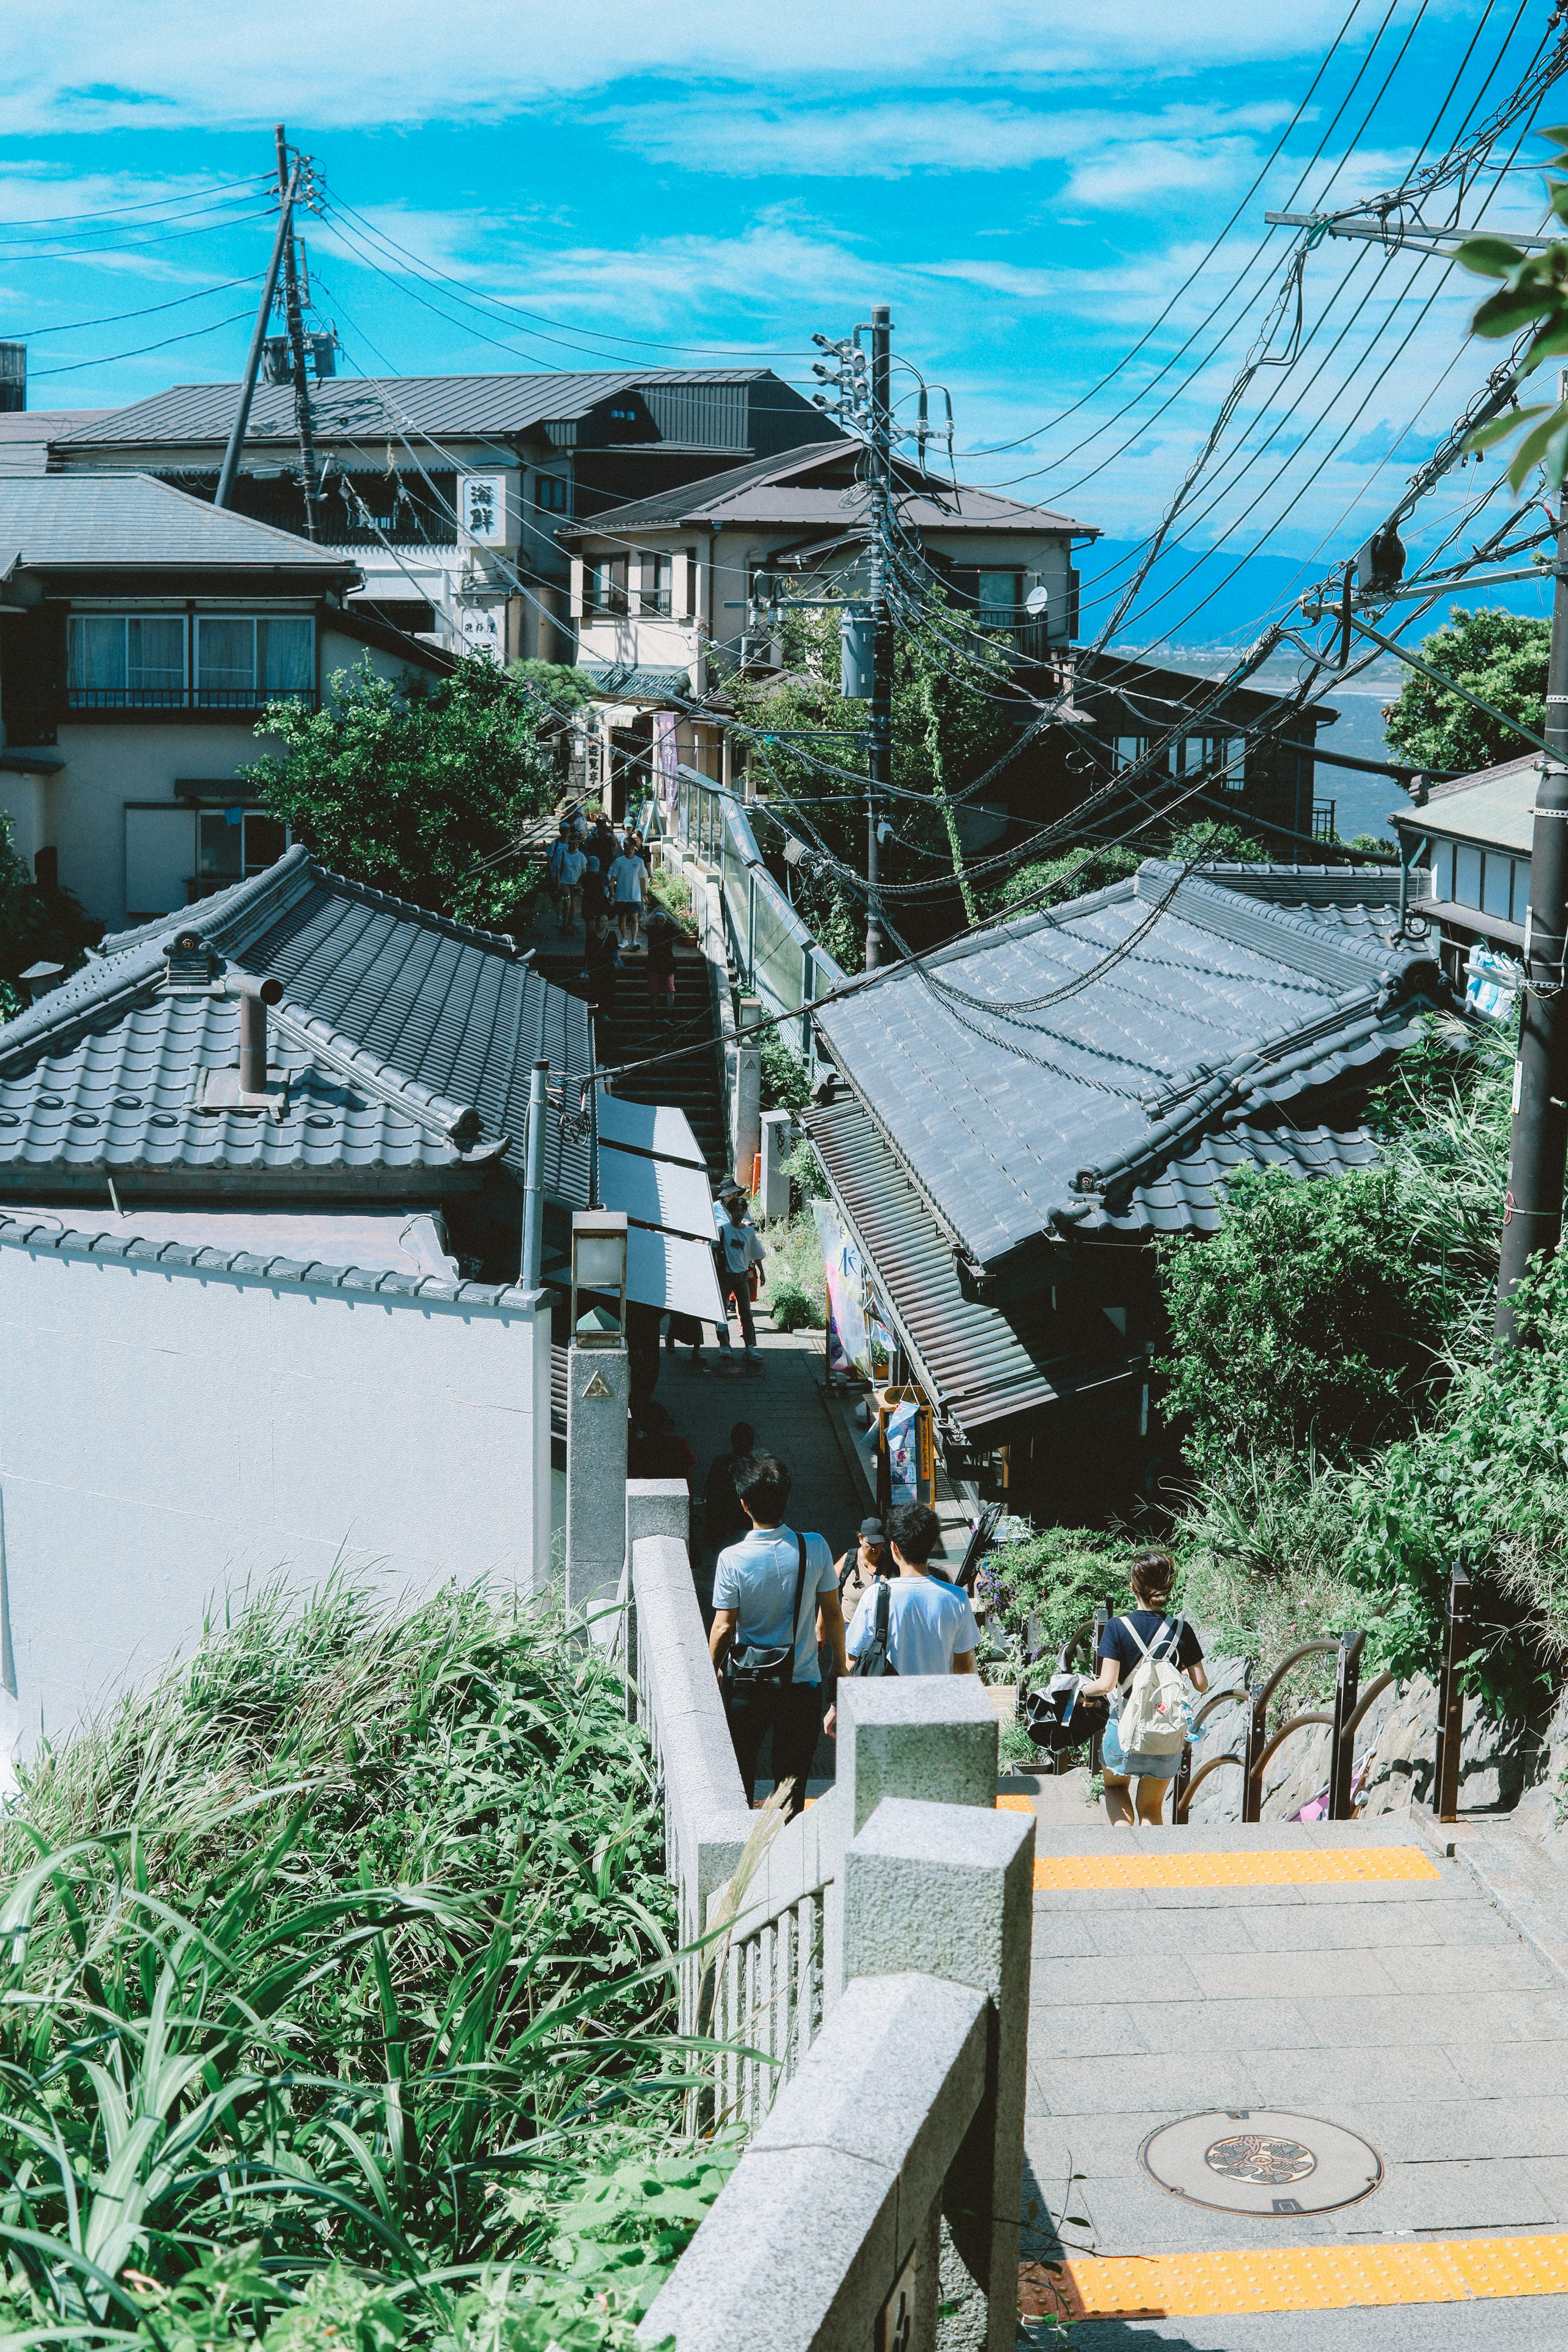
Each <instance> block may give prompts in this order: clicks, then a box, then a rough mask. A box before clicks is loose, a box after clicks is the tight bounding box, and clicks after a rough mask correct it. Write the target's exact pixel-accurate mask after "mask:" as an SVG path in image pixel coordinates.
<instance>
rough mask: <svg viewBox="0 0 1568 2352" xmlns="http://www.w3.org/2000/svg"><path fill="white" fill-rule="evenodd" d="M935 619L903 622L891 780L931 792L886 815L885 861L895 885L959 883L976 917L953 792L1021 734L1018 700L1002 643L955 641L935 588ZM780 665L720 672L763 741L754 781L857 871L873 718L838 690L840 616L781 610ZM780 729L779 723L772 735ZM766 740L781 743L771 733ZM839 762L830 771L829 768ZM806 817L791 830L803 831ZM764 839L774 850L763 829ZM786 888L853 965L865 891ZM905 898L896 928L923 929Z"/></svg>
mask: <svg viewBox="0 0 1568 2352" xmlns="http://www.w3.org/2000/svg"><path fill="white" fill-rule="evenodd" d="M927 605H928V612H929V618H928V619H927V620H926V621H924V622H921V623H918V624H916V625H913V626H911V627H910V628H907V629H903V630H900V635H899V640H898V647H897V651H896V654H895V657H894V667H893V782H894V784H895V785H896V786H898V787H899V789H900V791H901V792H906V793H920V794H921V795H923V796H924V799H925V805H924V806H921V805H919V804H916V803H910V802H909V801H904V800H898V801H895V802H893V803H892V804H891V805H890V807H889V811H888V814H889V817H890V819H891V821H892V824H893V827H894V831H895V833H896V835H897V837H898V845H897V846H896V847H895V849H894V851H893V853H892V857H891V859H890V860H889V864H890V865H891V866H892V869H893V872H894V875H895V877H896V878H897V879H898V880H900V881H906V880H909V881H913V880H928V879H929V880H930V881H931V883H932V884H933V885H936V884H938V883H940V882H942V880H943V879H944V878H945V877H944V875H943V870H942V869H943V868H944V867H946V868H947V869H949V870H950V871H951V872H952V875H953V877H955V878H956V879H957V881H958V884H959V887H960V890H961V891H962V892H963V896H964V899H965V905H966V909H967V911H968V913H969V915H970V918H971V919H972V920H973V918H974V915H975V913H976V911H977V908H976V904H975V900H974V898H973V893H972V891H971V890H970V887H969V885H968V882H967V877H965V875H964V873H963V856H962V853H961V849H960V843H959V831H958V818H957V814H956V812H955V811H954V809H953V807H952V800H953V797H954V796H955V795H956V794H957V793H961V792H963V789H964V787H965V786H966V785H968V784H971V783H973V782H975V781H976V779H977V778H978V777H980V776H981V775H983V774H984V772H985V770H986V769H987V768H988V767H989V766H990V765H991V764H992V762H993V761H994V760H996V759H998V758H999V757H1000V756H1001V754H1002V752H1003V751H1005V749H1006V746H1007V744H1008V743H1009V742H1010V741H1011V740H1012V739H1013V737H1014V735H1015V734H1016V731H1017V726H1018V722H1019V717H1020V713H1021V708H1022V706H1021V705H1020V703H1019V701H1018V699H1017V698H1016V695H1015V694H1014V692H1013V689H1012V683H1011V670H1010V667H1009V664H1008V661H1007V657H1006V656H1005V654H1004V653H1003V652H1002V651H1001V650H1000V649H999V648H997V649H993V648H992V647H991V646H988V645H985V644H980V643H976V642H975V640H974V638H973V635H971V636H969V637H962V638H961V637H959V636H958V634H957V632H958V628H959V625H960V616H958V615H956V614H952V613H950V612H948V610H947V600H946V597H945V594H944V593H943V591H942V589H941V587H940V586H938V587H935V588H933V589H932V590H931V593H930V595H929V596H928V598H927ZM724 683H725V687H726V689H727V691H728V692H729V693H730V695H731V698H733V700H734V702H735V704H736V707H737V709H739V711H740V714H741V717H742V720H743V721H744V722H745V723H746V725H747V726H748V727H750V728H752V729H755V730H757V732H758V733H759V734H760V735H761V737H762V739H763V740H762V741H761V742H760V743H759V744H757V745H756V746H755V747H754V748H753V750H752V752H751V755H750V756H751V759H752V763H753V770H754V773H755V776H756V779H757V781H758V782H760V783H762V784H763V788H764V790H769V791H772V792H773V793H776V794H777V796H778V798H779V801H780V804H781V812H782V813H783V814H784V815H785V816H786V817H787V816H788V815H789V814H790V812H789V809H788V806H787V804H786V798H785V796H786V795H787V799H788V801H791V802H794V803H796V804H797V806H798V807H799V808H800V810H801V811H802V812H803V813H804V814H805V816H806V817H807V818H809V820H810V822H811V824H812V825H813V826H814V827H815V828H816V832H817V833H818V834H819V835H821V837H822V839H823V841H824V842H825V843H826V845H827V847H828V849H829V851H830V852H831V853H832V855H833V856H835V857H837V858H840V859H842V860H843V862H844V863H845V864H846V865H848V866H854V867H855V868H856V870H857V871H861V870H863V868H864V864H865V856H866V804H865V801H864V798H863V797H862V793H861V791H860V790H858V789H857V784H856V781H855V779H857V778H858V776H860V775H862V774H863V773H864V772H865V764H866V762H865V754H864V752H863V751H861V750H860V749H859V747H858V745H857V744H856V742H855V740H854V738H855V736H856V735H857V734H858V733H859V731H860V730H862V729H863V728H864V727H865V724H866V715H867V707H866V705H865V703H864V702H860V701H855V700H848V699H847V698H846V697H845V696H844V695H843V694H842V693H841V692H840V691H839V647H838V620H837V614H836V613H833V612H808V611H795V612H791V613H789V614H786V616H785V621H784V671H783V674H782V675H781V676H778V677H747V676H745V675H744V674H743V673H736V674H735V675H733V676H731V677H727V678H726V679H725V681H724ZM802 729H813V730H816V729H822V730H837V732H836V733H834V734H831V735H828V734H825V736H824V739H823V740H822V742H821V743H820V745H811V746H808V745H805V744H803V743H797V742H795V741H793V740H789V739H790V737H791V736H792V735H793V734H794V733H795V730H802ZM775 730H776V731H775ZM770 737H772V738H773V740H769V739H770ZM824 762H830V763H831V764H832V766H833V767H834V768H835V769H837V770H838V771H840V773H839V774H837V775H826V774H824V772H823V766H822V764H821V763H824ZM844 771H848V772H851V773H850V774H846V773H843V772H844ZM798 829H799V826H798V823H795V824H792V830H798ZM760 845H761V846H762V848H763V851H764V852H766V851H767V850H768V849H769V848H772V847H775V846H776V845H777V843H776V836H775V838H774V839H773V840H771V841H770V839H769V837H768V829H767V828H766V827H765V825H764V826H763V828H762V829H761V832H760ZM791 887H792V889H793V891H794V894H795V901H796V904H797V905H798V906H799V908H800V910H801V913H802V916H803V918H804V919H805V921H807V922H808V923H810V924H811V926H812V929H814V931H815V932H816V937H817V938H818V939H819V940H821V942H822V944H823V945H824V946H825V947H826V949H827V950H828V951H829V953H830V954H832V955H834V956H836V957H837V960H838V961H839V962H841V963H843V964H845V965H846V966H847V968H849V969H851V970H854V969H856V968H858V965H859V962H860V960H861V947H862V944H863V941H864V937H865V928H866V910H865V900H864V898H863V896H862V895H861V894H859V893H858V892H856V891H854V890H853V889H852V888H850V887H848V886H847V885H846V884H845V883H843V882H841V881H839V880H838V879H837V877H833V876H831V875H830V874H824V873H822V872H820V871H817V872H812V871H809V870H802V871H798V872H797V873H796V874H795V877H793V880H792V885H791ZM905 904H906V902H902V901H900V900H898V899H895V900H893V901H892V902H891V903H890V905H889V909H888V911H889V914H890V915H891V918H892V920H893V922H894V924H895V926H896V927H897V928H898V929H900V930H903V929H906V926H913V927H915V928H917V929H918V918H917V917H916V916H914V915H913V914H910V913H907V912H906V911H905Z"/></svg>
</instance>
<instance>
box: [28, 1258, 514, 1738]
mask: <svg viewBox="0 0 1568 2352" xmlns="http://www.w3.org/2000/svg"><path fill="white" fill-rule="evenodd" d="M371 1279H372V1277H366V1284H367V1286H366V1287H363V1288H360V1289H349V1288H345V1287H341V1286H336V1285H334V1284H332V1283H331V1282H326V1283H323V1284H321V1285H320V1286H317V1285H314V1284H312V1283H310V1281H309V1280H304V1279H300V1280H287V1279H283V1278H279V1279H275V1280H269V1279H267V1278H255V1277H252V1276H239V1275H235V1274H232V1273H229V1272H226V1271H222V1270H216V1269H210V1268H198V1267H193V1266H188V1265H185V1266H173V1265H165V1264H159V1263H157V1262H155V1261H153V1260H151V1259H147V1260H141V1261H138V1260H135V1259H127V1258H125V1257H123V1256H102V1257H98V1256H93V1255H89V1254H86V1252H85V1250H84V1251H81V1252H78V1251H68V1250H65V1249H62V1248H58V1247H57V1248H37V1249H34V1248H26V1247H13V1246H6V1247H5V1248H3V1249H0V1360H3V1361H4V1364H5V1378H4V1389H3V1391H0V1577H3V1581H0V1612H3V1613H0V1680H5V1681H7V1682H8V1683H9V1687H10V1691H11V1693H12V1694H13V1695H14V1698H15V1703H16V1719H17V1720H16V1722H14V1726H13V1727H14V1728H19V1731H20V1736H21V1738H22V1741H23V1744H24V1745H25V1746H28V1745H30V1744H31V1743H32V1742H33V1741H35V1740H36V1739H37V1737H38V1734H39V1732H40V1730H41V1731H42V1732H43V1733H44V1734H45V1735H46V1736H47V1737H48V1738H51V1739H58V1738H60V1737H61V1736H62V1735H64V1734H66V1733H68V1731H69V1730H70V1729H71V1727H72V1726H73V1725H74V1724H75V1723H76V1722H77V1721H78V1720H79V1718H80V1717H81V1716H82V1715H83V1713H84V1712H85V1711H86V1710H88V1709H89V1708H91V1707H92V1706H95V1705H96V1704H97V1703H99V1702H100V1700H101V1699H102V1698H104V1697H105V1696H108V1695H109V1694H110V1693H111V1692H112V1691H113V1690H114V1689H116V1688H117V1687H118V1686H119V1685H121V1684H122V1683H123V1682H125V1681H127V1680H129V1679H134V1678H136V1677H138V1676H141V1675H144V1674H146V1673H147V1672H149V1671H150V1670H152V1669H153V1668H156V1667H158V1666H160V1665H162V1664H163V1663H164V1662H165V1661H166V1660H167V1659H168V1658H169V1657H171V1656H172V1655H173V1654H174V1653H175V1652H176V1651H177V1650H179V1649H180V1648H181V1647H183V1646H184V1644H186V1643H189V1642H190V1641H192V1640H193V1639H194V1638H195V1636H196V1635H197V1634H198V1633H200V1631H201V1626H202V1622H203V1617H204V1614H205V1612H206V1610H207V1608H208V1607H209V1605H212V1604H216V1606H218V1607H219V1608H221V1606H222V1602H223V1598H224V1595H225V1594H226V1592H233V1591H237V1590H239V1589H241V1588H243V1586H244V1585H245V1583H246V1581H247V1580H262V1579H267V1578H270V1577H272V1576H273V1575H275V1574H277V1573H278V1572H279V1571H281V1572H282V1573H283V1574H284V1575H286V1576H287V1577H288V1578H289V1580H291V1581H293V1582H295V1583H297V1584H299V1585H300V1586H308V1585H312V1584H315V1583H319V1582H320V1581H321V1579H322V1578H323V1577H324V1576H326V1575H327V1574H328V1573H329V1572H330V1571H331V1568H332V1565H333V1562H334V1561H335V1560H337V1559H339V1558H340V1557H342V1559H345V1560H347V1561H349V1562H351V1563H353V1564H358V1565H362V1566H363V1565H366V1564H370V1563H380V1562H384V1563H385V1565H386V1569H387V1572H388V1573H389V1575H391V1576H393V1577H395V1579H396V1580H398V1581H399V1582H402V1583H406V1584H418V1583H423V1582H426V1581H429V1580H434V1579H436V1578H438V1577H447V1576H452V1577H457V1578H458V1579H460V1580H478V1579H479V1578H480V1577H485V1576H495V1577H499V1578H501V1579H503V1580H508V1581H515V1582H516V1583H519V1584H521V1585H523V1586H525V1587H526V1588H528V1589H529V1590H537V1589H541V1588H542V1585H543V1584H544V1582H545V1581H546V1580H547V1578H548V1573H549V1559H550V1518H549V1512H550V1475H549V1396H550V1371H549V1318H548V1316H545V1317H543V1318H541V1319H539V1320H537V1321H536V1319H535V1318H534V1315H533V1313H532V1310H531V1307H530V1305H529V1304H528V1302H527V1301H526V1300H524V1299H523V1298H522V1297H521V1294H517V1293H507V1294H504V1296H505V1297H506V1298H507V1299H508V1300H509V1301H510V1302H512V1303H509V1304H504V1305H503V1304H497V1303H469V1302H467V1301H465V1300H463V1299H461V1298H453V1297H451V1296H450V1293H449V1291H448V1296H447V1298H446V1299H445V1300H441V1299H433V1298H431V1297H419V1296H414V1297H407V1296H398V1295H395V1294H388V1293H384V1292H377V1291H375V1290H374V1289H373V1288H371V1287H369V1286H368V1285H369V1283H370V1281H371ZM491 1297H492V1300H493V1297H494V1294H491ZM7 1628H8V1639H7V1638H6V1630H7ZM7 1668H9V1669H10V1670H11V1671H10V1674H9V1675H7V1672H6V1669H7Z"/></svg>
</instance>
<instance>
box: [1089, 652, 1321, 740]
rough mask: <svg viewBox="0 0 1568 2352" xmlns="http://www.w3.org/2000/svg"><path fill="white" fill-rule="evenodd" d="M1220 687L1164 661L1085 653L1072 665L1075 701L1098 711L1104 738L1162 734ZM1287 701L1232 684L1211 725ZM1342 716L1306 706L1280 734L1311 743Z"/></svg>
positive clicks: (1317, 705) (1219, 726)
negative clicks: (1114, 735)
mask: <svg viewBox="0 0 1568 2352" xmlns="http://www.w3.org/2000/svg"><path fill="white" fill-rule="evenodd" d="M1217 683H1218V681H1217V680H1216V679H1214V678H1210V677H1202V676H1200V675H1199V674H1197V673H1196V672H1194V671H1192V670H1184V669H1173V668H1172V667H1170V665H1169V664H1168V663H1165V662H1149V661H1140V660H1138V659H1137V658H1136V657H1135V656H1129V655H1126V654H1121V653H1102V654H1097V653H1095V652H1093V651H1092V650H1089V649H1086V650H1085V651H1084V652H1083V653H1082V654H1080V655H1079V657H1078V660H1077V662H1076V663H1075V665H1074V667H1073V700H1074V701H1075V702H1076V703H1078V704H1079V705H1082V706H1085V707H1087V708H1088V709H1091V710H1092V711H1093V712H1094V715H1095V718H1096V721H1097V723H1098V725H1099V727H1100V732H1101V733H1103V734H1123V733H1125V734H1129V735H1160V734H1163V732H1164V731H1165V730H1166V729H1167V728H1168V727H1173V726H1175V725H1176V724H1178V723H1179V721H1180V720H1181V719H1182V718H1183V717H1184V715H1185V714H1186V713H1187V712H1188V711H1191V710H1194V709H1207V708H1208V705H1209V704H1210V703H1211V702H1212V701H1213V700H1214V698H1215V688H1216V685H1217ZM1287 699H1288V698H1287V697H1286V696H1284V695H1281V694H1268V693H1266V692H1264V690H1263V689H1262V688H1259V687H1256V686H1233V687H1232V688H1230V690H1229V692H1228V693H1227V694H1226V695H1225V696H1224V698H1223V699H1222V700H1221V702H1220V704H1219V707H1218V709H1217V710H1216V711H1215V715H1214V718H1213V719H1212V721H1211V724H1212V726H1213V728H1214V730H1215V733H1218V732H1219V731H1220V730H1221V729H1222V728H1223V727H1224V726H1225V725H1226V722H1227V720H1237V719H1241V720H1245V719H1258V718H1261V717H1262V716H1263V715H1264V713H1265V712H1267V711H1272V710H1277V709H1279V707H1280V706H1281V705H1282V704H1283V703H1284V702H1285V701H1286V700H1287ZM1339 715H1340V714H1339V712H1338V711H1337V710H1334V709H1331V708H1330V706H1329V705H1328V704H1327V703H1323V702H1310V703H1304V704H1302V705H1301V706H1300V709H1298V710H1296V711H1295V712H1293V713H1292V714H1291V721H1290V725H1289V729H1288V730H1281V731H1282V732H1286V733H1289V734H1290V735H1292V736H1296V737H1300V736H1303V735H1305V736H1307V737H1308V738H1309V739H1310V738H1311V737H1312V736H1314V735H1315V733H1316V730H1318V729H1319V728H1320V727H1331V726H1332V725H1333V724H1334V723H1335V721H1336V720H1337V719H1338V718H1339Z"/></svg>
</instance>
